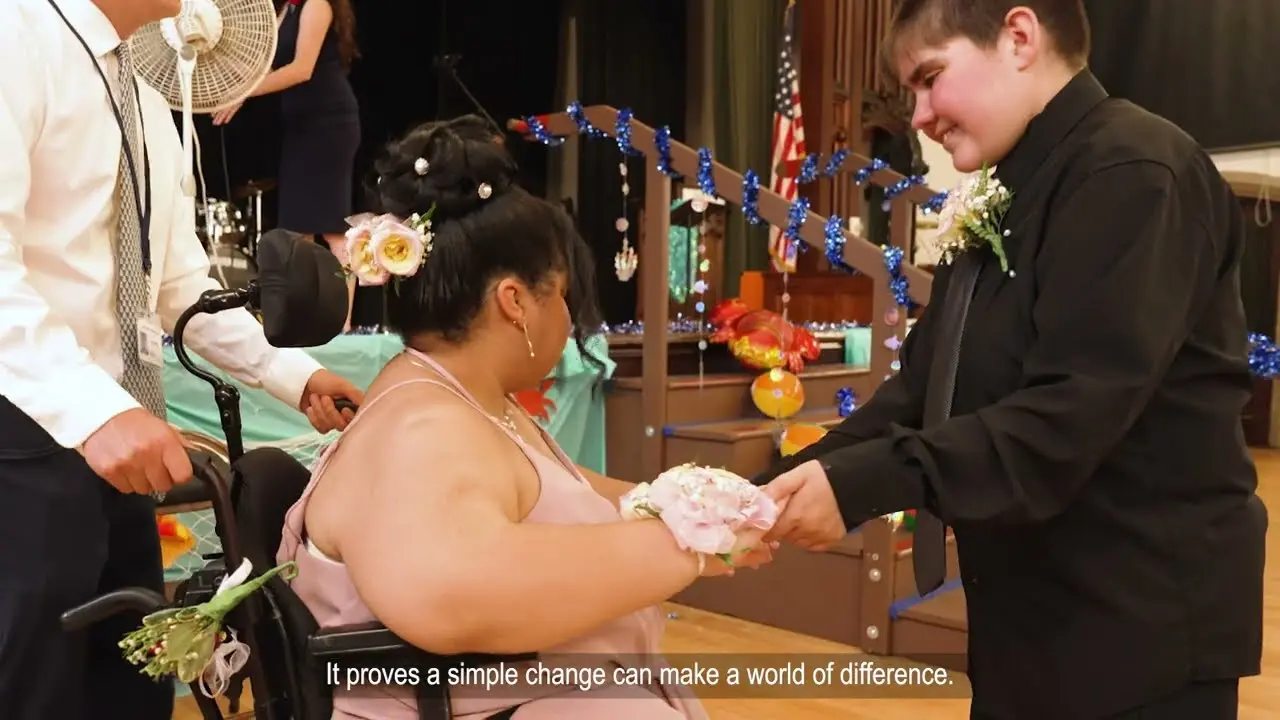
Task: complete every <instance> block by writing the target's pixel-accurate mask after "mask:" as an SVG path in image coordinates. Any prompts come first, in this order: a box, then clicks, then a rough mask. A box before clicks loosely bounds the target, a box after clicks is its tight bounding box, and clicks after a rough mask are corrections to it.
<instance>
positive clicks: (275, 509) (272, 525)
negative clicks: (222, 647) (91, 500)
mask: <svg viewBox="0 0 1280 720" xmlns="http://www.w3.org/2000/svg"><path fill="white" fill-rule="evenodd" d="M308 244H310V243H308ZM325 256H327V262H325V259H324V258H325ZM325 256H321V260H320V262H321V264H322V265H328V264H330V263H331V264H332V267H331V268H326V269H325V271H326V272H329V273H330V274H331V275H332V276H334V277H339V273H340V268H339V267H338V265H337V260H336V259H333V258H332V256H331V255H328V254H327V253H326V254H325ZM339 289H340V290H342V291H343V292H345V287H341V288H339ZM260 297H261V295H260V293H259V291H258V288H257V283H256V281H255V282H252V283H250V284H249V285H248V286H246V287H244V288H241V289H237V290H210V291H208V292H206V293H205V294H204V296H203V297H202V298H201V300H200V302H197V303H196V304H195V305H193V306H192V307H191V308H188V309H187V310H186V311H185V312H184V313H183V315H182V316H181V317H180V318H179V320H178V322H177V324H176V327H175V328H174V332H173V346H174V350H175V354H176V355H177V357H178V361H179V362H180V363H181V364H182V366H183V367H184V368H185V369H186V370H187V371H188V372H190V373H192V374H194V375H196V376H197V377H199V378H201V379H202V380H204V381H206V382H208V383H209V384H210V385H211V386H212V387H213V392H214V398H215V400H216V401H217V405H218V410H219V420H220V423H221V425H222V430H223V435H224V437H225V438H226V454H225V456H223V455H222V454H221V453H219V452H218V450H217V448H213V447H210V446H209V443H205V444H204V446H203V447H195V448H192V449H189V454H190V456H191V460H192V468H193V470H194V476H193V478H192V480H191V481H190V482H188V483H187V484H186V485H183V486H180V487H178V488H175V489H174V490H173V491H172V492H171V493H169V494H168V495H166V497H165V498H164V500H163V501H162V505H163V506H167V507H171V508H172V507H178V506H184V505H194V504H204V503H211V504H212V506H213V512H214V518H215V525H216V532H217V536H218V538H219V540H220V541H221V544H222V555H221V557H217V556H206V557H205V560H206V561H207V564H206V566H205V567H204V568H203V569H202V570H200V571H197V572H196V573H195V574H194V575H193V576H192V577H191V578H190V579H189V580H188V581H186V582H185V584H184V586H182V587H180V589H179V592H178V593H177V598H176V600H175V602H174V603H173V604H172V605H175V606H190V605H196V604H199V603H201V602H204V601H205V600H208V599H209V597H211V596H212V594H213V592H214V590H215V589H216V588H217V586H218V583H219V582H220V581H221V579H222V577H224V576H225V575H226V573H227V569H228V568H230V569H231V570H234V569H235V568H238V567H240V564H241V561H242V560H244V559H246V558H247V559H248V560H249V561H250V562H251V563H252V564H253V569H254V575H255V576H256V575H257V574H259V573H260V572H261V571H262V570H265V569H269V568H271V567H274V566H275V564H276V562H275V555H276V550H277V548H278V547H279V545H280V538H281V533H282V531H283V527H284V518H285V513H286V512H287V511H288V509H289V508H290V507H291V506H292V505H293V504H294V503H295V502H296V501H297V500H298V498H299V497H301V495H302V491H303V489H304V488H305V487H306V485H307V482H308V481H309V480H310V471H309V470H308V469H307V468H306V467H304V466H303V465H302V464H301V463H300V462H298V461H297V460H296V459H294V458H293V457H292V456H291V455H289V454H288V453H286V452H284V451H283V450H281V449H279V448H273V447H261V448H257V449H254V450H250V451H249V452H245V451H244V447H243V440H242V436H241V426H240V395H239V391H238V390H237V389H236V388H235V387H234V386H233V385H231V384H230V383H227V382H225V381H223V380H222V379H220V378H219V377H217V376H216V375H214V374H213V373H211V372H209V371H207V370H205V369H204V368H201V367H199V366H197V365H196V364H195V363H193V362H192V361H191V358H190V357H189V356H188V354H187V352H186V350H185V348H184V347H183V344H182V335H183V331H184V329H185V328H186V326H187V323H188V322H189V321H190V320H191V319H192V318H193V317H195V316H197V315H199V314H201V313H207V312H219V311H221V310H227V309H231V308H237V307H244V306H257V305H258V303H259V299H260ZM343 300H344V302H345V296H344V298H343ZM170 606H171V604H170V603H169V601H168V600H167V599H166V598H165V597H164V596H163V595H161V594H159V593H157V592H155V591H153V590H150V589H147V588H126V589H122V590H117V591H115V592H112V593H108V594H106V595H102V596H99V597H97V598H94V599H93V600H90V601H89V602H87V603H85V604H83V605H81V606H78V607H75V608H72V609H70V610H67V611H66V612H64V613H63V615H62V617H61V621H62V627H63V629H64V630H66V631H78V630H81V629H84V628H86V627H88V626H89V625H92V624H94V623H96V622H98V621H100V620H102V619H104V618H106V617H109V616H111V615H114V614H117V613H120V612H126V611H139V612H142V613H143V614H148V613H152V612H155V611H158V610H162V609H165V608H166V607H170ZM225 623H226V626H227V627H228V628H230V629H232V630H234V631H235V633H236V636H237V638H238V639H239V640H240V641H241V642H243V643H245V645H247V646H248V647H249V658H248V661H247V663H246V664H245V666H244V668H243V669H242V670H241V671H240V675H241V677H239V678H237V680H239V681H241V682H242V681H243V678H245V677H247V679H248V681H249V684H250V687H251V688H252V692H253V716H254V717H257V718H261V719H262V720H330V717H331V715H332V712H333V690H332V687H331V686H330V684H329V683H328V682H327V678H326V676H325V675H326V668H327V666H328V664H329V663H337V664H339V665H340V666H345V667H371V666H379V667H389V666H396V667H406V668H410V667H417V668H418V669H419V672H420V673H421V675H420V676H421V677H426V676H427V672H428V670H430V669H431V668H436V669H438V670H439V671H440V674H441V676H442V677H447V675H446V673H447V672H448V669H449V668H450V667H456V666H460V665H464V664H465V665H466V666H468V667H474V666H476V665H484V664H494V663H499V662H516V661H527V660H530V659H532V658H534V657H536V655H535V654H522V655H510V656H495V655H482V654H461V655H447V656H446V655H436V654H433V653H428V652H425V651H423V650H420V649H417V648H414V647H413V646H411V645H408V644H407V643H405V642H404V641H403V640H401V639H400V638H398V637H396V636H395V635H394V634H393V633H392V632H391V631H389V630H387V629H386V628H385V627H383V626H382V625H381V624H378V623H371V624H362V625H353V626H346V627H333V628H320V627H319V626H318V624H317V623H316V620H315V618H314V617H313V616H312V615H311V613H310V611H309V610H308V609H307V607H306V606H305V605H304V604H303V603H302V601H301V599H299V598H298V596H297V595H296V594H295V593H294V592H293V591H292V589H291V588H290V587H289V585H288V583H287V582H286V581H285V580H283V579H282V578H281V577H280V576H279V575H277V576H275V577H273V578H271V579H270V580H268V581H267V583H266V584H265V585H264V586H263V587H262V588H261V589H260V590H259V591H258V592H256V593H253V594H252V595H250V596H249V597H248V598H246V599H245V600H244V601H243V602H242V603H241V604H240V605H238V606H237V607H236V608H235V609H234V610H233V611H232V612H231V613H230V614H229V615H228V617H227V618H226V620H225ZM198 685H199V683H198V682H195V683H192V686H191V690H192V695H193V696H194V697H195V700H196V703H197V705H198V707H199V709H200V713H201V716H202V717H203V718H204V720H226V718H227V717H240V716H241V715H236V714H235V713H236V712H237V710H238V700H239V690H240V687H239V682H233V684H232V687H231V690H230V692H228V694H227V695H228V698H229V699H230V701H231V712H232V713H233V714H232V715H231V716H224V715H223V713H222V711H221V709H220V708H219V706H218V704H217V703H216V702H215V700H214V699H212V698H209V697H207V696H205V695H204V694H203V693H202V692H201V691H200V688H199V687H198ZM414 693H415V695H416V698H417V703H418V716H419V717H420V718H422V720H448V719H449V718H452V715H453V713H452V709H451V703H450V697H449V688H448V685H447V684H443V683H442V684H439V685H432V684H428V683H420V684H419V685H418V686H417V687H416V688H415V689H414ZM504 715H505V713H504Z"/></svg>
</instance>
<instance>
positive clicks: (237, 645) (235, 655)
mask: <svg viewBox="0 0 1280 720" xmlns="http://www.w3.org/2000/svg"><path fill="white" fill-rule="evenodd" d="M226 631H227V635H228V636H229V638H228V639H227V640H226V641H225V642H223V643H222V644H221V645H218V647H217V648H215V649H214V651H213V657H211V658H209V664H208V665H206V666H205V667H204V672H203V673H201V674H200V692H202V693H204V696H205V697H207V698H213V697H217V696H219V695H222V694H223V693H225V692H226V691H227V688H228V687H230V685H231V678H232V676H234V675H235V674H236V673H238V672H240V670H241V669H242V668H243V667H244V666H245V663H247V662H249V646H248V645H245V644H244V643H242V642H240V641H239V640H237V639H236V631H235V630H232V629H231V628H227V630H226Z"/></svg>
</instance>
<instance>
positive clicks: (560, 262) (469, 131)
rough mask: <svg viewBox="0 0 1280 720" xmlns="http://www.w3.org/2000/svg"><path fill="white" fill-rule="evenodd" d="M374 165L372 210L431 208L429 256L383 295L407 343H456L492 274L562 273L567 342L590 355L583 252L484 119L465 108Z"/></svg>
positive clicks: (544, 284) (597, 323)
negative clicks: (430, 339)
mask: <svg viewBox="0 0 1280 720" xmlns="http://www.w3.org/2000/svg"><path fill="white" fill-rule="evenodd" d="M419 159H422V160H426V162H427V166H426V167H427V170H426V172H425V173H421V174H420V173H419V172H418V169H419V166H420V165H421V163H419V162H418V160H419ZM374 172H375V177H374V178H371V182H370V187H369V189H370V191H371V193H372V195H373V196H374V201H375V202H374V204H375V205H376V207H377V210H378V211H380V212H384V213H391V214H393V215H396V216H398V217H401V218H406V217H409V216H410V215H412V214H414V213H419V214H426V213H427V211H429V210H431V209H432V207H434V208H435V210H434V213H433V215H432V216H431V230H432V233H433V238H432V249H431V254H430V256H429V257H428V259H427V261H426V262H425V263H424V264H423V266H422V269H420V270H419V271H418V272H417V274H415V275H413V276H412V277H409V278H405V279H403V280H402V281H401V282H400V284H399V285H398V287H396V288H394V289H391V290H390V291H389V292H388V293H387V320H388V324H389V325H390V327H391V329H393V330H395V331H397V332H399V333H400V334H401V336H402V337H403V338H404V339H405V341H406V342H407V341H408V340H409V339H410V338H412V337H414V336H416V335H419V334H423V333H431V334H439V335H440V336H442V337H443V338H444V339H445V340H447V341H449V342H461V341H464V340H465V339H466V338H467V336H468V334H469V331H470V328H471V325H472V323H473V322H474V321H475V319H476V316H477V315H478V314H479V312H480V310H481V308H482V307H483V306H484V301H485V296H486V294H487V290H488V287H489V284H490V283H491V282H492V281H494V280H495V279H497V278H499V277H502V276H504V275H514V276H516V277H518V278H520V279H521V280H522V281H524V282H525V283H526V284H528V285H529V286H530V287H532V288H535V290H536V289H546V288H549V281H550V280H551V277H552V275H553V273H556V272H563V273H565V274H566V281H567V283H568V288H567V292H566V298H565V301H566V303H567V305H568V307H569V315H570V317H571V318H572V319H573V323H574V329H573V334H574V339H575V340H576V341H577V343H578V349H579V350H581V351H582V354H583V357H584V358H587V359H588V361H590V360H593V359H594V356H593V355H591V354H590V353H588V352H586V348H585V342H586V340H587V338H588V337H590V336H591V335H593V334H596V333H599V332H600V328H601V326H602V324H603V320H602V317H601V313H600V309H599V301H598V298H597V296H596V287H595V261H594V259H593V257H592V254H591V250H590V248H589V247H587V244H586V243H585V242H584V241H583V239H582V237H581V236H580V235H579V234H578V232H577V229H576V228H575V227H574V223H573V220H572V218H570V217H569V215H568V214H567V213H566V212H565V211H564V209H563V208H561V207H560V206H559V205H557V204H555V203H551V202H548V201H546V200H543V199H542V198H538V197H535V196H533V195H531V194H529V193H528V192H527V191H525V190H524V188H522V187H520V186H519V185H518V184H517V175H518V169H517V167H516V163H515V161H514V160H513V159H512V157H511V155H510V154H509V153H508V152H507V149H506V148H505V147H504V146H503V144H501V143H497V142H494V129H493V126H492V125H491V124H489V123H488V121H486V120H483V119H481V118H479V117H477V116H475V115H467V116H464V117H461V118H458V119H456V120H450V121H447V122H432V123H427V124H424V125H420V126H418V127H416V128H414V129H412V130H410V131H409V132H408V134H406V135H405V136H404V137H403V138H401V139H399V140H397V141H394V142H392V143H391V144H390V145H388V146H387V148H386V151H385V153H384V155H383V157H382V158H381V159H379V160H377V161H376V162H375V163H374ZM482 184H483V185H488V186H489V188H490V191H491V192H489V193H488V194H487V196H486V197H482V196H481V194H480V190H479V188H480V186H481V185H482Z"/></svg>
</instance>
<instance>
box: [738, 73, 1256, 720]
mask: <svg viewBox="0 0 1280 720" xmlns="http://www.w3.org/2000/svg"><path fill="white" fill-rule="evenodd" d="M996 174H997V176H998V177H999V178H1000V179H1001V181H1002V182H1003V183H1004V184H1005V185H1006V186H1008V187H1009V188H1010V189H1011V190H1012V191H1013V192H1014V199H1013V203H1012V206H1011V207H1010V209H1009V214H1008V215H1007V216H1006V218H1005V221H1004V227H1005V228H1007V229H1008V230H1009V237H1008V238H1006V240H1005V247H1006V251H1007V253H1008V257H1009V260H1010V263H1011V267H1012V269H1013V270H1014V271H1015V272H1014V273H1013V274H1012V275H1010V274H1008V273H1004V272H1002V271H1001V268H1000V265H999V261H998V260H997V259H996V257H995V255H994V253H992V252H990V250H989V249H985V248H984V249H982V250H978V251H975V252H982V253H984V254H985V255H986V257H985V259H984V262H985V264H984V268H983V271H982V274H981V275H980V276H979V278H978V283H977V287H976V290H975V292H974V296H973V301H972V305H971V307H970V308H969V312H968V316H967V322H966V324H965V331H964V336H963V341H962V345H961V355H960V360H959V365H958V372H957V379H956V389H955V398H954V404H953V409H952V415H951V419H949V420H947V421H945V422H942V423H940V424H938V425H936V426H931V427H930V428H929V429H927V430H924V429H922V428H921V414H922V404H923V397H924V392H925V386H926V381H927V378H928V376H929V367H930V363H931V362H934V359H933V356H934V352H935V350H934V345H935V342H936V337H937V335H938V330H939V328H937V327H935V325H934V323H936V322H937V321H936V318H937V317H940V315H941V308H940V307H938V306H937V303H940V302H942V299H943V298H945V297H946V296H947V292H946V287H947V282H948V278H949V274H950V268H948V267H942V268H940V269H939V270H938V272H937V274H936V277H935V279H934V283H935V286H934V289H933V294H932V296H933V298H934V301H935V306H933V307H929V308H928V309H927V310H926V311H925V313H924V315H923V316H922V318H921V319H920V321H919V322H918V323H917V325H916V327H915V328H914V329H913V330H912V332H911V334H910V335H909V336H908V337H907V340H906V342H905V343H904V345H903V349H902V353H901V355H902V356H903V368H902V370H901V371H900V372H899V373H898V374H897V375H896V376H894V377H893V378H892V379H891V380H888V381H886V382H885V383H884V384H883V385H882V386H881V387H880V388H879V389H878V390H877V392H876V394H875V396H874V397H873V398H872V399H870V400H869V401H868V402H867V403H866V404H865V405H864V406H863V407H861V408H860V409H859V410H857V412H855V413H854V414H852V415H851V416H850V417H848V418H847V419H846V420H845V421H844V422H843V423H842V424H841V425H840V426H839V427H837V428H834V429H833V430H832V431H831V432H830V433H828V434H827V436H826V437H825V438H823V440H822V441H820V442H819V443H817V444H815V445H814V446H812V447H810V448H808V449H806V451H804V452H803V453H800V454H798V455H796V456H793V457H792V458H790V459H789V460H788V461H787V462H785V463H781V464H779V465H778V466H777V467H775V468H774V469H772V470H771V471H770V472H769V473H767V474H765V475H763V476H761V477H758V478H756V482H758V483H760V482H765V481H767V480H769V479H771V478H772V477H773V476H775V475H776V474H778V473H779V472H781V471H782V470H785V469H788V468H790V467H793V466H795V465H796V464H798V463H800V462H803V461H805V460H809V459H813V458H818V459H819V460H820V461H821V462H822V463H823V465H824V466H825V467H826V469H827V475H828V477H829V479H830V480H831V483H832V486H833V488H834V490H835V494H836V497H837V500H838V503H839V506H840V510H841V513H842V515H843V517H844V520H845V522H846V524H848V525H849V527H856V526H857V525H859V524H861V523H863V522H864V521H866V520H868V519H870V518H873V517H875V516H878V515H881V514H884V513H889V512H893V511H897V510H902V509H907V508H918V507H925V508H929V509H931V510H933V511H934V512H935V513H937V514H938V515H939V516H940V517H942V518H944V519H945V520H946V521H947V522H948V523H949V524H950V525H952V526H953V527H954V529H955V536H956V543H957V550H958V552H959V556H960V565H961V575H962V581H963V584H964V591H965V593H966V600H967V602H968V608H969V633H970V636H969V638H970V639H969V672H970V676H971V678H972V681H973V687H974V701H973V705H974V710H975V712H978V713H983V714H987V715H989V716H990V717H993V718H1001V719H1005V718H1008V719H1011V720H1013V719H1016V720H1023V719H1024V718H1045V719H1046V720H1049V719H1055V720H1056V719H1058V718H1062V719H1063V720H1089V719H1091V718H1100V717H1104V716H1107V715H1110V714H1113V713H1116V712H1119V711H1122V710H1124V709H1126V708H1129V707H1133V706H1136V705H1140V704H1144V703H1147V702H1150V701H1152V700H1154V699H1156V698H1157V697H1159V696H1160V695H1162V694H1167V693H1169V692H1171V691H1173V690H1174V689H1176V688H1177V687H1178V686H1180V685H1182V684H1185V683H1187V682H1190V681H1193V680H1199V679H1218V678H1234V677H1238V676H1245V675H1252V674H1257V673H1258V672H1259V669H1260V660H1261V651H1262V625H1261V623H1262V575H1263V551H1264V545H1265V534H1266V524H1267V517H1266V510H1265V508H1264V507H1263V505H1262V503H1261V501H1260V500H1259V499H1258V498H1257V496H1256V495H1255V493H1254V491H1255V488H1256V485H1257V478H1256V473H1255V469H1254V466H1253V463H1252V461H1251V459H1250V456H1249V453H1248V450H1247V448H1246V446H1245V440H1244V434H1243V431H1242V427H1241V412H1242V409H1243V408H1244V406H1245V404H1246V402H1248V400H1249V397H1250V393H1251V378H1250V373H1249V369H1248V365H1247V332H1248V330H1247V327H1246V325H1245V316H1244V309H1243V306H1242V302H1241V298H1240V289H1239V263H1240V258H1241V254H1242V252H1243V249H1244V241H1245V234H1244V225H1243V216H1242V213H1241V210H1240V207H1239V205H1238V201H1237V200H1236V199H1235V197H1234V196H1233V194H1232V192H1231V189H1230V187H1229V186H1228V185H1227V183H1226V182H1225V181H1224V180H1223V178H1222V177H1221V176H1220V174H1219V173H1218V171H1217V169H1216V168H1215V166H1214V164H1213V162H1212V160H1211V159H1210V158H1209V157H1208V155H1207V154H1206V153H1205V152H1203V151H1202V150H1201V149H1200V148H1199V147H1198V146H1197V145H1196V144H1195V143H1194V142H1193V141H1192V139H1191V138H1189V137H1188V136H1187V135H1186V134H1184V133H1183V132H1182V131H1180V130H1179V129H1178V128H1177V127H1175V126H1173V125H1172V124H1170V123H1168V122H1166V121H1164V120H1163V119H1161V118H1159V117H1156V116H1154V115H1151V114H1149V113H1147V112H1145V111H1144V110H1142V109H1140V108H1138V107H1136V106H1135V105H1133V104H1131V103H1129V102H1126V101H1123V100H1119V99H1112V98H1108V97H1107V94H1106V92H1105V91H1104V90H1103V88H1102V87H1101V86H1100V85H1099V84H1098V82H1097V81H1096V80H1095V79H1094V77H1093V75H1092V74H1090V73H1089V72H1088V71H1084V72H1082V73H1080V74H1079V75H1078V76H1077V77H1076V78H1074V79H1073V80H1072V81H1071V82H1070V84H1068V85H1067V86H1066V87H1065V88H1064V89H1063V90H1062V92H1061V93H1059V94H1058V96H1057V97H1056V98H1055V99H1054V100H1053V101H1052V102H1051V103H1050V104H1049V105H1048V107H1047V108H1046V109H1045V110H1044V112H1043V113H1041V114H1040V115H1039V116H1037V117H1036V118H1035V119H1034V120H1033V121H1032V122H1031V124H1030V126H1029V127H1028V129H1027V131H1026V133H1025V135H1024V136H1023V138H1022V139H1021V140H1020V141H1019V143H1018V144H1017V145H1016V147H1015V148H1014V149H1013V151H1012V152H1011V153H1010V154H1009V155H1008V157H1006V158H1004V159H1003V160H1002V161H1001V162H1000V163H999V165H998V167H997V169H996ZM931 318H935V320H933V321H932V322H931Z"/></svg>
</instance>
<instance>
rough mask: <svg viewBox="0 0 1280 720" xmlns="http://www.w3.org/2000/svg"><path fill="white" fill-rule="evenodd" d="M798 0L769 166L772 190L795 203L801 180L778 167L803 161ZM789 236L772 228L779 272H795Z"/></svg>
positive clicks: (787, 22) (791, 9) (791, 10)
mask: <svg viewBox="0 0 1280 720" xmlns="http://www.w3.org/2000/svg"><path fill="white" fill-rule="evenodd" d="M795 8H796V4H795V0H791V2H789V3H787V11H786V14H785V16H784V18H783V23H782V26H783V27H782V50H781V52H780V53H779V54H778V90H777V93H776V94H775V95H774V106H773V157H772V158H771V159H770V164H769V167H771V168H772V176H771V178H770V181H769V189H770V190H773V191H774V192H776V193H778V194H779V195H781V196H782V197H783V198H784V199H785V200H786V201H787V202H795V199H796V197H797V189H798V183H797V178H795V177H786V176H785V175H780V174H779V173H778V168H779V167H786V165H787V163H792V165H791V167H795V166H796V165H795V164H794V161H800V160H803V159H804V157H805V149H804V123H803V122H802V121H801V117H802V116H801V113H800V72H799V69H798V68H797V65H798V63H797V62H796V54H795V48H794V46H793V44H792V41H793V40H794V37H795ZM787 245H788V243H787V242H786V238H784V237H783V235H782V231H781V230H779V229H778V228H776V227H770V229H769V259H770V260H771V261H772V262H773V269H774V270H777V271H778V272H795V269H796V250H797V249H798V248H795V247H787Z"/></svg>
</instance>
